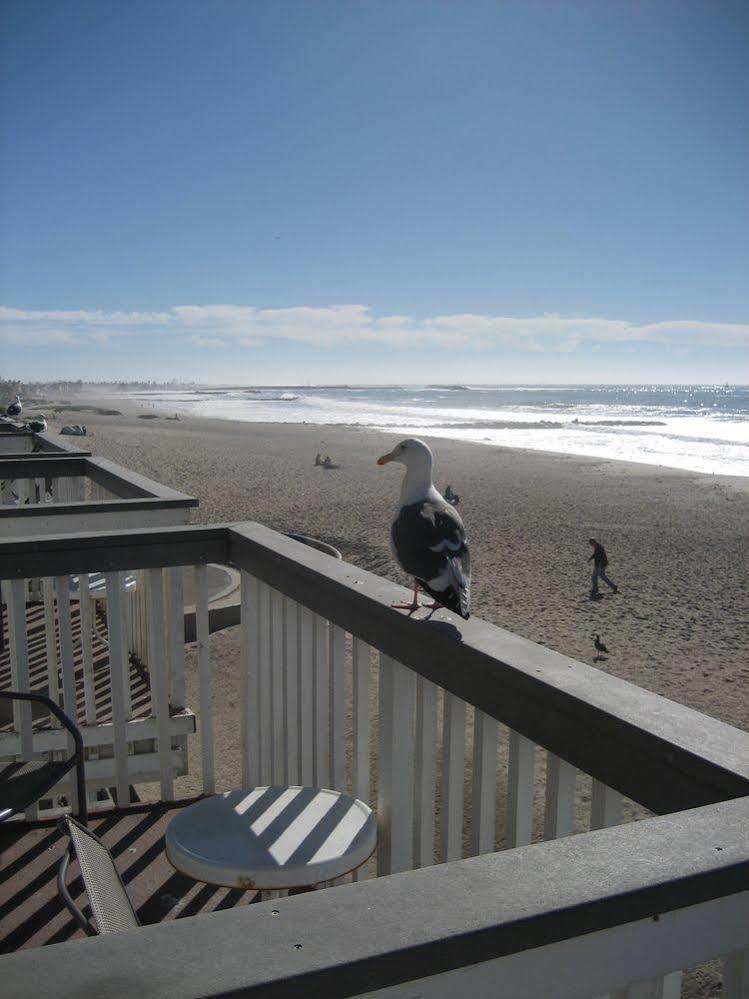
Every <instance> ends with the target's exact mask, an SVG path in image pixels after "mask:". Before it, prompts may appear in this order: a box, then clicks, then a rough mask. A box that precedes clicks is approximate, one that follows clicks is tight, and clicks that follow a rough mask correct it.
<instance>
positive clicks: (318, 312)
mask: <svg viewBox="0 0 749 999" xmlns="http://www.w3.org/2000/svg"><path fill="white" fill-rule="evenodd" d="M143 335H150V336H153V335H164V336H170V337H176V338H179V339H181V340H183V341H184V342H185V343H188V344H192V345H193V346H196V347H210V348H213V349H216V348H218V347H220V346H221V345H229V344H234V345H239V346H243V347H248V348H251V347H257V346H258V345H261V344H263V343H266V342H268V341H273V340H290V341H294V342H297V343H305V344H311V345H314V346H319V347H332V346H338V345H347V344H357V343H364V344H366V343H373V344H384V345H388V346H394V347H412V346H418V345H423V344H436V345H439V346H442V347H448V348H450V347H452V348H457V349H459V348H463V349H465V348H469V347H470V348H477V349H484V348H489V347H492V346H504V347H514V348H519V349H522V350H527V351H539V350H550V351H561V352H565V353H567V352H570V351H575V350H579V349H582V348H584V347H586V346H592V345H600V344H612V343H619V344H630V345H631V344H636V343H645V342H649V343H660V344H668V345H670V346H679V347H690V346H697V345H708V346H711V347H744V346H749V323H720V322H715V323H710V322H704V321H701V320H694V321H693V320H684V319H679V320H669V321H660V322H656V323H639V324H638V323H632V322H628V321H627V320H623V319H607V318H605V317H601V316H562V315H559V314H556V313H545V314H543V315H537V316H493V315H482V314H474V313H454V314H450V315H436V316H428V317H425V318H417V317H414V316H407V315H390V316H378V315H376V314H375V313H374V312H373V310H372V309H370V308H369V307H368V306H365V305H331V306H327V307H322V308H320V307H313V306H305V305H302V306H293V307H289V308H279V309H258V308H255V307H254V306H246V305H177V306H173V307H172V308H170V309H167V310H164V311H158V312H122V311H113V312H106V311H104V310H102V309H93V310H86V309H71V310H64V309H56V310H32V309H16V308H11V307H5V306H0V343H5V344H16V345H32V346H43V345H49V346H55V345H61V344H70V345H74V344H79V345H83V344H96V345H104V344H114V343H115V342H118V341H119V340H120V339H121V338H130V337H137V336H143Z"/></svg>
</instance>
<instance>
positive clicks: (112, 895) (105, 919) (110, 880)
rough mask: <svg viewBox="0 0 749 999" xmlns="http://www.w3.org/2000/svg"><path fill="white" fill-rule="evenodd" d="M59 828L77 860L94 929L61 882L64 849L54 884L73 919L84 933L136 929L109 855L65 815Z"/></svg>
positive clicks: (81, 827)
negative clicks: (92, 917)
mask: <svg viewBox="0 0 749 999" xmlns="http://www.w3.org/2000/svg"><path fill="white" fill-rule="evenodd" d="M61 824H62V826H63V827H64V828H65V829H66V831H67V833H68V835H69V836H70V840H71V844H72V847H73V849H74V850H75V854H76V856H77V858H78V864H79V865H80V868H81V877H82V878H83V883H84V884H85V886H86V893H87V894H88V899H89V903H90V905H91V912H92V913H93V916H94V919H95V920H96V926H95V927H93V926H92V925H91V922H90V921H89V920H88V919H86V917H85V916H84V915H83V913H82V912H81V910H80V909H79V908H78V906H77V905H76V904H75V902H73V900H72V898H71V897H70V893H69V892H68V890H67V885H66V883H65V875H66V873H67V866H68V859H69V852H68V851H67V850H66V851H65V855H64V857H63V859H62V862H61V864H60V870H59V873H58V885H59V888H60V894H61V895H62V898H63V901H64V902H65V905H66V906H67V908H68V909H69V911H70V912H71V913H72V915H73V916H74V918H75V920H76V922H77V923H78V924H79V925H80V926H82V927H83V929H84V930H86V932H87V933H89V934H90V935H91V934H94V933H119V932H120V931H122V930H132V929H134V928H135V927H137V926H140V922H139V920H138V917H137V915H136V914H135V909H133V905H132V902H131V901H130V899H129V898H128V895H127V892H126V891H125V886H124V885H123V883H122V879H121V878H120V875H119V873H118V872H117V868H116V867H115V863H114V860H113V858H112V854H111V853H110V852H109V850H108V849H107V848H106V846H105V845H104V844H103V843H102V841H101V840H100V839H99V837H98V836H95V835H94V834H93V833H92V832H91V831H90V830H89V829H87V828H86V827H85V826H82V825H81V824H80V822H76V820H75V819H74V818H72V817H71V816H69V815H67V816H65V817H64V818H63V819H62V820H61Z"/></svg>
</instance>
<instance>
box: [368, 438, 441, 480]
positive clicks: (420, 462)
mask: <svg viewBox="0 0 749 999" xmlns="http://www.w3.org/2000/svg"><path fill="white" fill-rule="evenodd" d="M432 460H433V459H432V452H431V451H430V449H429V447H428V446H427V445H426V444H425V443H424V441H420V440H418V439H417V438H416V437H408V438H407V439H406V440H404V441H401V442H400V444H396V445H395V447H394V448H393V450H392V451H390V452H388V454H383V456H382V457H381V458H378V459H377V464H378V465H387V464H388V462H391V461H397V462H398V463H399V464H400V465H405V466H406V468H407V469H408V470H409V471H410V470H411V469H414V470H416V469H419V470H421V469H424V468H428V469H429V471H430V472H431V471H432Z"/></svg>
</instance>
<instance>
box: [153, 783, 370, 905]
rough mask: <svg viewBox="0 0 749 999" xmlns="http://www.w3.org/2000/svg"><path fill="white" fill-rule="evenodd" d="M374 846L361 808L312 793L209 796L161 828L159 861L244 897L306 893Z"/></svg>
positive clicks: (276, 790)
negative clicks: (238, 891)
mask: <svg viewBox="0 0 749 999" xmlns="http://www.w3.org/2000/svg"><path fill="white" fill-rule="evenodd" d="M376 846H377V822H376V820H375V816H374V813H373V812H372V810H371V809H370V808H369V806H368V805H365V804H364V802H363V801H359V800H358V799H357V798H352V797H350V796H349V795H347V794H342V793H340V792H339V791H330V790H328V789H325V788H322V789H321V788H314V787H254V788H247V789H244V790H237V791H227V792H226V793H224V794H216V795H212V796H211V797H209V798H203V799H202V800H201V801H197V802H195V804H193V805H190V806H188V807H187V808H185V809H184V810H183V811H181V812H179V814H177V815H175V817H174V818H173V819H172V820H171V822H170V823H169V825H168V827H167V830H166V856H167V859H168V860H169V862H170V863H171V865H172V866H173V867H175V868H176V869H177V870H178V871H181V872H182V873H183V874H187V875H188V876H189V877H191V878H194V879H195V880H196V881H204V882H206V883H207V884H212V885H221V886H223V887H226V888H240V889H243V890H245V891H247V890H249V889H256V890H259V891H276V890H278V889H285V888H311V887H313V886H314V885H317V884H320V883H321V882H322V881H332V880H333V879H334V878H340V877H342V876H343V875H344V874H348V873H350V872H351V871H353V870H355V869H356V868H357V867H360V866H361V865H362V864H363V863H364V862H365V861H366V860H367V859H368V858H369V857H370V856H371V855H372V854H373V853H374V850H375V847H376Z"/></svg>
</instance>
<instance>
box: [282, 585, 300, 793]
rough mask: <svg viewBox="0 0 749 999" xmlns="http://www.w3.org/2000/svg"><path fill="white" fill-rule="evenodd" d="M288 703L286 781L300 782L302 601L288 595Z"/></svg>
mask: <svg viewBox="0 0 749 999" xmlns="http://www.w3.org/2000/svg"><path fill="white" fill-rule="evenodd" d="M284 628H285V639H284V706H285V711H286V720H285V726H286V752H285V761H286V767H285V769H284V783H285V784H298V783H299V782H300V775H299V604H297V603H296V602H295V601H294V600H291V599H290V598H289V597H284Z"/></svg>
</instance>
